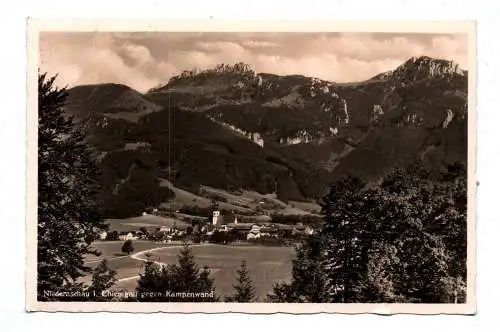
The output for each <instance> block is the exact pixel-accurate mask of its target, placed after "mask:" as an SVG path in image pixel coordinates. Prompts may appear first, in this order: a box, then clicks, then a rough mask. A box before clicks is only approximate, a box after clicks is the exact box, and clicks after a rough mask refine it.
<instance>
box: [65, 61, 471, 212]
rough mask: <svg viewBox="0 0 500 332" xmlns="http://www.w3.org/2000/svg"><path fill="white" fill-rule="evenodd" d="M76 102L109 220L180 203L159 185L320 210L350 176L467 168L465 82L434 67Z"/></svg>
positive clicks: (232, 71) (214, 73) (191, 80)
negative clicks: (309, 204)
mask: <svg viewBox="0 0 500 332" xmlns="http://www.w3.org/2000/svg"><path fill="white" fill-rule="evenodd" d="M69 94H70V98H69V101H68V106H67V113H68V114H69V115H73V116H74V117H75V118H76V119H77V120H78V123H79V125H81V126H85V128H86V130H87V132H88V133H89V141H90V142H91V144H92V145H93V146H94V147H95V149H96V155H97V157H98V158H99V160H100V164H101V166H102V168H103V171H104V180H103V183H104V184H105V187H106V188H108V189H107V194H106V197H105V200H104V201H105V204H106V207H107V209H108V213H109V214H110V216H117V215H118V216H133V215H136V214H137V213H138V212H139V211H140V210H141V209H143V208H145V207H150V206H159V205H160V204H161V203H165V202H166V201H168V200H169V199H171V198H173V197H174V196H175V193H174V192H175V191H176V190H171V189H172V188H169V187H165V186H161V185H160V183H161V179H164V180H167V181H169V183H171V184H172V185H173V186H174V187H177V188H180V189H182V190H185V191H188V192H191V193H193V194H197V193H198V191H199V188H200V187H201V186H210V187H213V188H220V189H222V190H225V191H227V192H234V191H238V190H249V191H255V192H260V193H262V194H270V193H274V194H276V196H277V197H278V198H279V199H280V200H282V201H283V202H285V203H286V202H287V201H288V200H294V201H308V200H316V199H318V198H320V197H321V196H322V195H323V194H324V193H325V192H326V190H327V189H328V186H329V183H330V182H331V181H334V180H335V179H338V178H339V177H341V176H344V175H347V174H351V175H356V176H359V177H361V178H364V179H365V180H367V181H377V180H378V179H379V178H380V177H381V176H383V175H384V174H386V173H387V172H389V171H390V170H392V169H393V168H394V167H396V166H400V165H401V166H402V165H405V164H407V163H409V162H413V161H415V160H421V161H422V162H424V163H426V164H428V165H430V166H431V167H432V168H434V169H436V170H439V169H441V168H442V167H444V166H446V165H447V164H450V163H454V162H463V163H465V162H466V159H467V72H466V71H463V70H461V69H460V68H458V66H457V65H456V64H455V63H453V62H451V61H446V60H439V59H432V58H429V57H420V58H411V59H409V60H408V61H406V62H405V63H403V64H402V65H401V66H399V67H397V68H395V69H394V70H392V71H390V72H386V73H382V74H379V75H377V76H375V77H373V78H371V79H369V80H367V81H365V82H356V83H348V84H346V83H343V84H337V83H334V82H328V81H324V80H320V79H317V78H311V77H305V76H301V75H290V76H278V75H273V74H266V73H261V74H258V73H255V72H254V71H253V70H252V69H251V68H250V67H249V66H248V65H245V64H242V63H239V64H236V65H233V66H230V65H219V66H217V67H216V68H214V69H212V70H207V71H203V72H195V71H186V72H183V73H181V74H180V75H179V76H176V77H173V78H171V79H170V81H169V82H168V83H167V84H165V85H160V86H158V87H156V88H153V89H151V90H150V91H149V92H147V93H145V94H141V93H139V92H137V91H135V90H132V89H130V88H128V87H126V86H123V85H118V84H101V85H92V86H81V87H75V88H73V89H71V90H70V91H69ZM174 189H175V188H174Z"/></svg>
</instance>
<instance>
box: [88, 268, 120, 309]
mask: <svg viewBox="0 0 500 332" xmlns="http://www.w3.org/2000/svg"><path fill="white" fill-rule="evenodd" d="M115 282H116V271H114V270H112V269H110V268H109V266H108V261H107V260H106V259H104V260H102V261H101V262H100V263H99V265H97V267H96V268H95V269H94V273H93V274H92V284H91V285H90V286H89V287H88V289H87V291H88V292H90V294H92V300H93V301H109V300H110V298H109V297H107V296H104V295H103V291H105V290H107V289H110V288H111V287H112V286H113V285H114V284H115Z"/></svg>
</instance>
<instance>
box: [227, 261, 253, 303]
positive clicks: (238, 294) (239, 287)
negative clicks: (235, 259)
mask: <svg viewBox="0 0 500 332" xmlns="http://www.w3.org/2000/svg"><path fill="white" fill-rule="evenodd" d="M237 274H238V278H237V279H236V284H235V285H233V288H234V290H235V293H234V295H232V296H229V297H227V298H226V302H246V303H248V302H254V301H255V287H254V285H253V281H252V278H250V275H249V271H248V268H247V263H246V261H245V260H243V261H242V262H241V265H240V268H239V270H238V271H237Z"/></svg>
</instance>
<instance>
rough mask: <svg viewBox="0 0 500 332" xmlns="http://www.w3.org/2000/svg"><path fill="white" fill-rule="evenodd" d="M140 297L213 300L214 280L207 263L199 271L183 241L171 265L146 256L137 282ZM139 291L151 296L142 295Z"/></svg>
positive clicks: (141, 298) (165, 299) (189, 249)
mask: <svg viewBox="0 0 500 332" xmlns="http://www.w3.org/2000/svg"><path fill="white" fill-rule="evenodd" d="M136 289H137V291H138V293H139V300H140V301H146V302H214V301H217V297H216V296H215V288H214V280H213V279H212V278H210V271H209V269H208V267H206V266H205V267H204V268H203V269H202V270H201V271H200V268H199V267H198V265H197V264H196V263H195V261H194V257H193V254H192V252H191V248H190V247H189V245H188V244H187V243H185V244H184V247H183V248H182V250H181V252H180V253H179V256H178V263H177V264H174V265H169V266H165V265H161V266H160V265H159V264H158V263H156V262H152V261H151V260H148V262H146V265H145V271H144V274H141V275H140V277H139V280H138V284H137V288H136ZM141 294H153V296H148V297H141Z"/></svg>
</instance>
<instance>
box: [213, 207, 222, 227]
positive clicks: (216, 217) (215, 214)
mask: <svg viewBox="0 0 500 332" xmlns="http://www.w3.org/2000/svg"><path fill="white" fill-rule="evenodd" d="M220 219H221V215H220V211H219V210H214V211H213V212H212V224H213V225H218V224H219V223H220Z"/></svg>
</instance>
